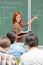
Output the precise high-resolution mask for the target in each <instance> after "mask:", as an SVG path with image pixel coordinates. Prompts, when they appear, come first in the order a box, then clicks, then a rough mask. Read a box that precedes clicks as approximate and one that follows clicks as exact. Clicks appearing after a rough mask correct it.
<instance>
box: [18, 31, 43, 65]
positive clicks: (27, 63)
mask: <svg viewBox="0 0 43 65" xmlns="http://www.w3.org/2000/svg"><path fill="white" fill-rule="evenodd" d="M25 41H26V45H27V46H28V49H29V51H28V52H26V53H24V54H23V55H22V56H21V57H20V63H19V65H43V50H41V49H39V48H38V43H39V41H38V36H37V35H36V34H35V33H33V32H30V33H29V34H28V36H27V37H26V39H25Z"/></svg>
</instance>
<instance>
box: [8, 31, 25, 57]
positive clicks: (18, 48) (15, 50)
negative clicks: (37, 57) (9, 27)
mask: <svg viewBox="0 0 43 65" xmlns="http://www.w3.org/2000/svg"><path fill="white" fill-rule="evenodd" d="M7 37H8V38H9V40H10V41H11V46H10V48H9V49H8V54H10V55H13V56H15V57H16V58H19V57H20V56H21V55H22V54H23V53H25V52H26V49H25V47H24V43H20V42H16V40H17V38H16V34H15V33H13V32H9V33H8V34H7Z"/></svg>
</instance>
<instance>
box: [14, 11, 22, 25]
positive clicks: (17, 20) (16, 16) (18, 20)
mask: <svg viewBox="0 0 43 65" xmlns="http://www.w3.org/2000/svg"><path fill="white" fill-rule="evenodd" d="M21 21H22V17H21V14H20V12H18V11H17V12H15V13H14V15H13V24H14V23H15V22H18V23H20V22H21Z"/></svg>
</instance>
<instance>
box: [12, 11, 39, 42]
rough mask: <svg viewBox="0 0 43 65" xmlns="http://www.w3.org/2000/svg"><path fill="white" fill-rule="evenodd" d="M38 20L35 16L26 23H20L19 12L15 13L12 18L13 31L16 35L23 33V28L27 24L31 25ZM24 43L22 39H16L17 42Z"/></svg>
mask: <svg viewBox="0 0 43 65" xmlns="http://www.w3.org/2000/svg"><path fill="white" fill-rule="evenodd" d="M36 19H38V17H37V16H35V17H33V18H32V19H31V20H29V21H28V22H25V23H22V16H21V13H20V12H18V11H17V12H15V13H14V16H13V31H14V32H16V34H18V33H19V32H21V31H23V27H25V26H28V25H29V24H31V23H32V22H33V21H34V20H36ZM19 40H20V41H21V42H24V38H23V37H20V38H18V40H17V42H18V41H19Z"/></svg>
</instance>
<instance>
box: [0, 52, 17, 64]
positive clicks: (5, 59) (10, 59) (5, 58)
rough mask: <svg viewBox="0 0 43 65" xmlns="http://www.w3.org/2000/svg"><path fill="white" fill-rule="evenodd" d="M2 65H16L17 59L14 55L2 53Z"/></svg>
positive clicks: (0, 59) (0, 61)
mask: <svg viewBox="0 0 43 65" xmlns="http://www.w3.org/2000/svg"><path fill="white" fill-rule="evenodd" d="M0 65H16V59H15V57H14V56H12V55H8V54H6V53H5V52H0Z"/></svg>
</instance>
